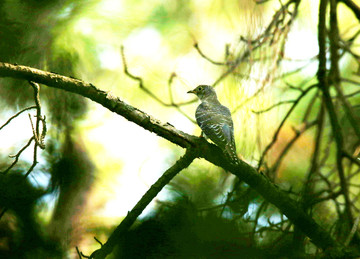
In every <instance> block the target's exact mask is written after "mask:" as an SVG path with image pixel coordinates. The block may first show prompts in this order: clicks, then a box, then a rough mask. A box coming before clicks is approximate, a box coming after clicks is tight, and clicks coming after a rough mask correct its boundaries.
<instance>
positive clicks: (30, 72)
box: [0, 62, 350, 257]
mask: <svg viewBox="0 0 360 259" xmlns="http://www.w3.org/2000/svg"><path fill="white" fill-rule="evenodd" d="M0 77H13V78H19V79H26V80H31V81H34V82H37V83H42V84H45V85H48V86H50V87H54V88H58V89H62V90H65V91H68V92H72V93H76V94H79V95H81V96H83V97H86V98H89V99H91V100H93V101H94V102H97V103H99V104H101V105H102V106H104V107H106V108H107V109H109V110H110V111H113V112H116V113H117V114H119V115H121V116H123V117H125V118H126V119H128V120H129V121H132V122H134V123H136V124H137V125H139V126H141V127H142V128H144V129H146V130H148V131H150V132H153V133H155V134H157V135H159V136H160V137H162V138H164V139H167V140H169V141H170V142H172V143H174V144H176V145H179V146H181V147H183V148H187V149H188V148H191V149H192V150H195V152H196V153H197V154H199V157H203V158H205V159H206V160H207V161H209V162H211V163H213V164H214V165H217V166H219V167H222V168H223V169H225V170H226V171H229V172H231V173H232V174H234V175H236V176H237V177H238V178H239V179H240V180H242V181H244V182H246V183H247V184H248V185H249V186H251V187H252V188H254V189H255V190H256V191H257V192H259V194H261V195H262V196H263V197H264V199H266V200H267V201H268V202H270V203H272V204H274V205H275V206H276V207H278V208H279V209H280V210H281V212H282V213H284V215H285V216H286V217H287V218H288V219H289V220H291V221H292V223H293V224H294V225H296V226H298V227H299V228H300V229H301V230H302V232H303V233H304V234H306V235H307V236H308V237H310V238H311V240H312V242H313V243H314V244H315V245H316V246H318V247H321V248H322V249H329V250H335V251H337V252H339V253H341V254H342V255H344V256H345V255H348V257H350V256H349V252H348V251H347V250H343V249H342V247H341V245H340V244H338V243H337V242H336V241H334V240H333V239H332V238H331V236H330V234H329V233H328V232H327V231H325V230H324V229H323V228H322V227H320V225H318V224H317V223H316V222H315V221H314V219H312V218H311V217H310V216H309V215H307V214H306V213H305V212H304V211H303V210H302V209H301V207H300V205H299V203H298V202H296V201H295V200H293V199H292V198H290V197H289V195H288V193H286V192H284V191H282V190H281V189H279V188H278V187H277V186H276V185H274V184H273V183H271V182H270V181H269V180H268V179H267V178H265V177H264V176H263V175H262V174H259V173H258V172H257V171H256V169H255V168H253V167H252V166H250V165H249V164H247V163H245V162H244V161H240V164H239V165H232V164H230V163H228V162H227V160H226V158H225V156H224V154H223V152H222V151H221V149H220V148H218V147H217V146H215V145H213V144H210V143H208V142H207V141H206V140H204V139H203V138H199V137H195V136H192V135H189V134H186V133H184V132H182V131H180V130H177V129H176V128H175V127H174V126H172V125H170V124H169V123H161V122H160V121H158V120H156V119H154V118H153V117H151V116H150V115H148V114H146V113H145V112H143V111H141V110H139V109H137V108H135V107H133V106H131V105H129V104H126V103H125V102H123V101H121V100H120V99H119V98H117V97H114V96H113V95H111V94H110V93H108V92H106V91H103V90H100V89H98V88H96V87H95V86H94V85H92V84H90V83H86V82H83V81H81V80H78V79H72V78H69V77H65V76H61V75H58V74H54V73H49V72H45V71H42V70H39V69H34V68H30V67H26V66H20V65H11V64H8V63H2V62H0Z"/></svg>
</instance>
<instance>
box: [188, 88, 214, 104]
mask: <svg viewBox="0 0 360 259" xmlns="http://www.w3.org/2000/svg"><path fill="white" fill-rule="evenodd" d="M188 93H192V94H196V95H197V97H199V99H200V100H201V101H205V100H209V99H217V97H216V92H215V89H214V88H213V87H211V86H209V85H199V86H197V87H196V88H195V89H194V90H191V91H188Z"/></svg>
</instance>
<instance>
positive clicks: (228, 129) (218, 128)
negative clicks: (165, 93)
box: [188, 85, 239, 164]
mask: <svg viewBox="0 0 360 259" xmlns="http://www.w3.org/2000/svg"><path fill="white" fill-rule="evenodd" d="M188 93H193V94H196V95H197V97H198V98H199V99H200V101H201V104H200V105H199V106H198V107H197V109H196V113H195V117H196V121H197V123H198V125H199V126H200V128H201V130H202V132H203V133H204V134H205V135H206V137H208V138H209V139H210V140H211V141H213V142H214V143H215V144H216V145H217V146H218V147H220V148H221V149H222V150H223V152H224V154H225V156H226V157H227V158H228V159H229V161H230V162H231V163H232V164H238V163H239V158H238V156H237V155H236V147H235V139H234V126H233V121H232V118H231V113H230V110H229V109H228V108H227V107H225V106H224V105H222V104H221V103H220V102H219V100H218V99H217V96H216V92H215V89H214V88H213V87H211V86H208V85H199V86H198V87H196V88H195V89H194V90H191V91H189V92H188Z"/></svg>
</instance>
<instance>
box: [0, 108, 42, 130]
mask: <svg viewBox="0 0 360 259" xmlns="http://www.w3.org/2000/svg"><path fill="white" fill-rule="evenodd" d="M31 109H36V106H30V107H26V108H25V109H22V110H21V111H19V112H18V113H16V114H15V115H13V116H11V117H10V118H9V119H8V120H7V121H6V122H5V123H4V124H3V125H2V126H1V127H0V130H2V129H3V128H4V127H5V126H6V125H8V124H9V123H10V122H11V121H12V120H13V119H15V118H16V117H17V116H19V115H20V114H21V113H23V112H25V111H28V110H31Z"/></svg>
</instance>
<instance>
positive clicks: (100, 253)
mask: <svg viewBox="0 0 360 259" xmlns="http://www.w3.org/2000/svg"><path fill="white" fill-rule="evenodd" d="M196 157H197V154H196V153H194V151H193V150H192V149H188V150H187V151H186V153H185V155H184V156H183V157H181V158H180V159H179V160H178V161H176V163H175V164H174V165H173V166H172V167H170V168H169V169H168V170H166V171H165V173H164V174H163V175H162V176H161V177H160V178H159V179H158V180H157V181H156V182H155V183H154V184H153V185H152V186H151V187H150V189H149V190H148V191H147V192H146V193H145V194H144V196H143V197H142V198H141V199H140V200H139V201H138V203H137V204H136V205H135V207H134V208H133V209H132V210H131V211H129V213H128V214H127V216H126V217H125V219H124V220H123V221H122V222H121V223H120V225H118V226H117V227H116V229H115V230H114V232H113V233H112V234H111V236H110V237H109V239H108V241H107V242H106V243H105V244H104V245H102V246H101V248H100V249H99V250H96V251H94V252H93V253H92V254H91V256H90V258H105V257H106V256H107V255H108V254H110V253H111V252H112V250H113V249H114V247H115V246H116V245H117V244H118V243H119V242H120V241H121V239H122V238H123V235H124V233H125V232H127V231H128V230H129V228H130V227H131V226H132V224H133V223H134V222H135V220H136V219H137V218H138V217H139V216H140V214H141V213H142V212H143V210H144V209H145V208H146V206H147V205H148V204H149V203H150V202H151V201H152V200H153V199H154V198H155V197H156V195H157V194H158V193H159V192H160V191H161V190H162V189H163V188H164V187H165V185H167V184H168V183H169V182H170V181H171V180H172V179H173V178H174V177H175V176H176V175H177V174H178V173H179V172H180V171H181V170H183V169H185V168H187V167H188V166H189V165H190V164H191V163H192V161H194V159H195V158H196Z"/></svg>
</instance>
